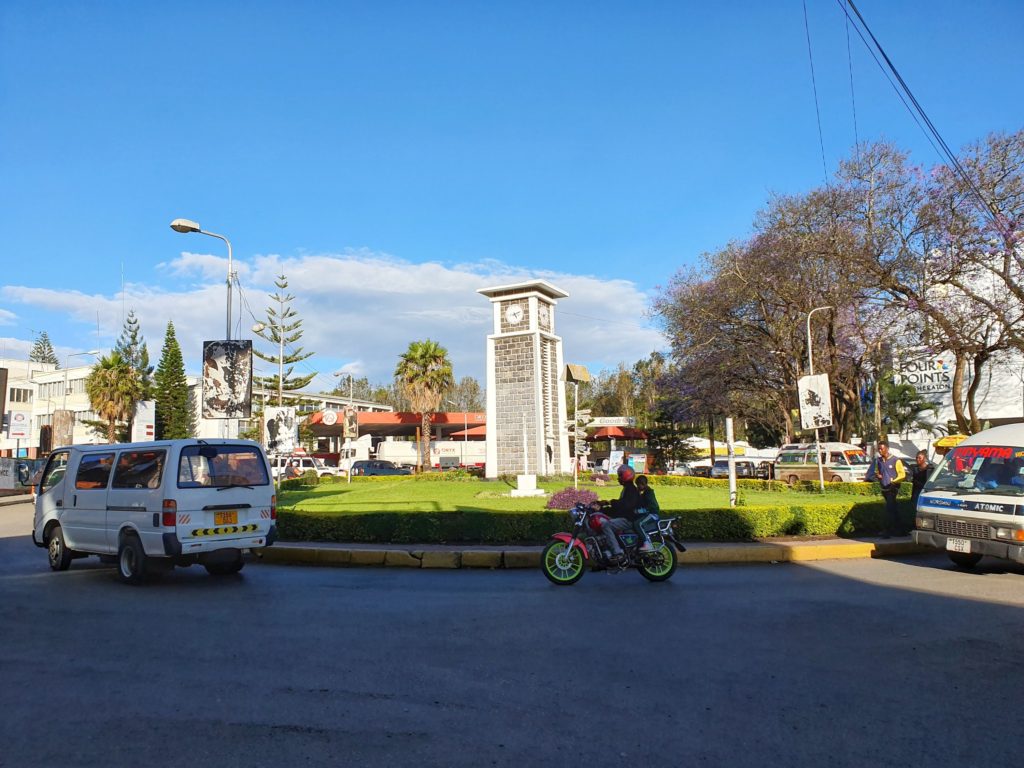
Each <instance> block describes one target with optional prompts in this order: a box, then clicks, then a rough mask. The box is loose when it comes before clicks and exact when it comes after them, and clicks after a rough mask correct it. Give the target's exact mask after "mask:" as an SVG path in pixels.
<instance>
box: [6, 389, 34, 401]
mask: <svg viewBox="0 0 1024 768" xmlns="http://www.w3.org/2000/svg"><path fill="white" fill-rule="evenodd" d="M8 402H11V403H31V402H32V390H31V389H15V388H14V387H11V396H10V398H9V401H8Z"/></svg>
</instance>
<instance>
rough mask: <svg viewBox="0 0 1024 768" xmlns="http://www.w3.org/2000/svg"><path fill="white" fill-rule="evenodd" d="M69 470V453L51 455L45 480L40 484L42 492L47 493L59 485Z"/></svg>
mask: <svg viewBox="0 0 1024 768" xmlns="http://www.w3.org/2000/svg"><path fill="white" fill-rule="evenodd" d="M67 470H68V452H67V451H58V452H57V453H54V454H51V456H50V460H49V461H48V462H47V463H46V469H45V470H44V471H43V478H42V480H40V482H39V485H40V487H41V490H42V492H43V493H45V492H46V491H48V490H50V489H51V488H53V486H55V485H56V484H57V483H59V482H60V481H61V480H62V479H63V478H64V474H65V473H66V472H67Z"/></svg>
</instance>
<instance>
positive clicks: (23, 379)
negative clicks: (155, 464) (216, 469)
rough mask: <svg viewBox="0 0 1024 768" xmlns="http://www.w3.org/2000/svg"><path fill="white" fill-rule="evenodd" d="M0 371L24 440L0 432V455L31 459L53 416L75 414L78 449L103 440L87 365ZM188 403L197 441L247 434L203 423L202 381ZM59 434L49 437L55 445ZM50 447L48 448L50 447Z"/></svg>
mask: <svg viewBox="0 0 1024 768" xmlns="http://www.w3.org/2000/svg"><path fill="white" fill-rule="evenodd" d="M0 369H6V370H7V398H6V403H5V405H4V408H5V413H4V423H5V424H9V423H15V424H17V425H22V424H27V427H28V428H27V437H24V438H20V437H10V436H9V434H10V432H9V429H6V428H5V429H3V430H2V431H0V456H16V455H21V456H27V457H29V458H35V457H37V456H39V455H41V453H42V452H43V450H42V449H43V448H45V446H42V447H41V446H40V433H41V431H42V428H43V427H50V428H51V430H52V428H53V426H54V416H55V414H56V413H57V412H58V411H64V410H66V411H70V412H72V413H73V414H74V427H73V433H72V434H73V442H75V443H80V444H88V443H104V442H106V437H105V436H104V435H103V434H98V433H97V432H96V431H95V430H94V429H93V428H92V427H90V426H89V425H88V424H86V423H85V422H86V421H97V420H99V416H98V415H97V414H96V413H95V412H94V411H93V410H92V408H91V406H90V404H89V396H88V394H86V391H85V380H86V378H88V376H89V373H90V372H91V371H92V366H91V365H80V366H75V367H72V368H63V369H57V367H56V366H55V365H53V364H51V363H36V362H30V361H27V360H13V359H10V358H0ZM186 381H187V382H188V386H189V391H190V394H191V402H192V406H193V409H194V412H195V423H196V436H197V437H206V438H213V437H227V436H230V437H235V436H237V434H238V431H239V429H243V430H244V429H246V428H247V427H248V424H247V423H246V422H244V421H242V422H239V420H237V419H233V420H225V419H204V418H202V414H201V413H199V412H198V408H199V402H200V398H199V397H198V388H199V386H201V381H200V380H199V379H198V378H197V377H195V376H189V377H187V378H186ZM275 394H276V393H271V392H266V391H263V390H260V389H255V390H254V391H253V399H256V398H260V399H262V400H263V401H264V402H268V401H269V402H270V403H274V402H276V397H274V395H275ZM294 396H298V397H301V398H302V399H303V400H305V401H307V403H306V404H303V405H299V406H297V409H298V411H299V414H300V416H301V415H304V414H307V413H312V412H314V411H321V410H337V411H341V410H342V409H343V408H345V407H347V406H348V405H349V402H350V400H349V398H348V397H347V396H343V395H331V394H325V393H322V392H301V393H296V395H294ZM351 404H352V407H354V408H355V409H356V410H358V411H391V410H394V409H393V408H392V407H391V406H389V405H381V404H380V403H375V402H372V401H368V400H359V399H352V400H351ZM57 437H58V435H56V434H54V435H53V438H52V439H53V440H56V439H57ZM50 447H51V448H52V447H53V446H52V445H51V446H50Z"/></svg>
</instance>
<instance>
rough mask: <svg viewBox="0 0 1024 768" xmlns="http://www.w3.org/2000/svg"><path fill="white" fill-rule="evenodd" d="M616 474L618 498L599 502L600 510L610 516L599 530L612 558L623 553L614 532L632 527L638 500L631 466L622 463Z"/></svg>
mask: <svg viewBox="0 0 1024 768" xmlns="http://www.w3.org/2000/svg"><path fill="white" fill-rule="evenodd" d="M618 476H619V485H621V486H622V492H621V493H620V494H619V498H617V499H615V500H614V501H603V502H600V503H599V506H600V507H601V509H602V511H603V512H604V513H605V514H607V515H608V516H609V518H610V519H609V520H608V522H607V523H605V524H604V527H603V528H602V529H601V532H602V533H603V534H604V539H605V541H606V542H607V544H608V551H609V552H610V553H611V557H612V559H619V558H621V557H622V555H623V552H622V547H621V546H620V545H619V537H618V536H616V535H615V532H616V531H628V530H630V529H631V528H632V527H633V520H634V519H635V518H636V508H637V504H639V502H640V494H639V493H638V492H637V489H636V485H635V484H634V483H633V478H634V477H636V473H635V472H634V471H633V468H632V467H631V466H629V465H628V464H623V465H622V466H621V467H619V469H618Z"/></svg>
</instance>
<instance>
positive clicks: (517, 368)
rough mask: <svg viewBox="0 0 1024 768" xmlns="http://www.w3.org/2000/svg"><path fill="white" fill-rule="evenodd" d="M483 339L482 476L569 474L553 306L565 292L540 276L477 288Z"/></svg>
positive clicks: (559, 362)
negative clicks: (483, 305) (489, 316)
mask: <svg viewBox="0 0 1024 768" xmlns="http://www.w3.org/2000/svg"><path fill="white" fill-rule="evenodd" d="M478 293H481V294H483V295H484V296H486V297H487V298H489V299H490V300H491V306H492V308H493V312H494V314H493V318H494V332H493V333H492V334H490V335H489V336H488V337H487V477H497V476H498V475H518V474H536V475H548V474H554V473H566V472H569V471H571V466H572V465H571V463H570V462H571V459H572V457H571V456H570V455H569V438H568V435H567V433H566V429H565V424H566V421H565V418H566V417H565V412H566V405H565V386H564V384H563V383H562V382H561V381H559V373H560V372H561V370H562V367H563V364H562V339H561V338H559V337H558V336H556V335H555V304H556V303H557V302H558V300H559V299H564V298H567V297H568V296H569V294H567V293H565V292H564V291H562V290H560V289H558V288H556V287H555V286H553V285H551V284H550V283H547V282H545V281H543V280H535V281H532V282H525V283H515V284H512V285H499V286H496V287H494V288H481V289H480V290H479V291H478Z"/></svg>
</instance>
